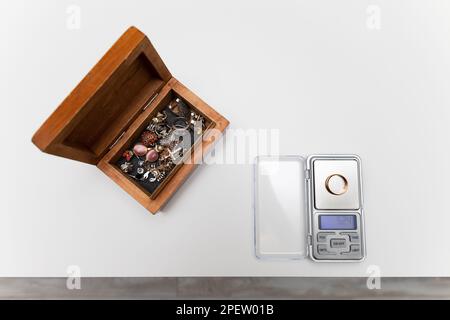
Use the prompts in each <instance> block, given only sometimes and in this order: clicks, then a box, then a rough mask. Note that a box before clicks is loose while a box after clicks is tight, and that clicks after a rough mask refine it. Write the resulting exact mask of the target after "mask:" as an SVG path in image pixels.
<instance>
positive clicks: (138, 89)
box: [32, 27, 229, 213]
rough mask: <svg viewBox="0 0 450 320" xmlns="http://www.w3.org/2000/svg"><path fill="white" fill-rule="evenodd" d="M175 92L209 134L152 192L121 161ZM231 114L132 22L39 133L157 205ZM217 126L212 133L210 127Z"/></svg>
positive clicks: (45, 144) (36, 139)
mask: <svg viewBox="0 0 450 320" xmlns="http://www.w3.org/2000/svg"><path fill="white" fill-rule="evenodd" d="M175 97H178V98H180V99H182V100H183V102H184V103H185V104H186V105H188V106H189V108H190V109H191V110H194V111H195V112H196V113H197V114H200V115H201V116H202V117H203V118H204V121H205V124H206V127H207V128H206V129H214V130H208V133H210V134H207V133H206V132H205V131H202V136H201V138H200V139H198V141H195V143H194V144H193V145H192V147H191V149H190V150H189V153H190V155H191V156H192V160H191V161H190V162H183V163H180V164H179V165H177V166H176V167H175V168H174V169H173V170H172V171H171V173H170V175H169V176H167V177H166V178H165V180H164V183H162V184H161V185H160V186H159V187H158V188H157V190H155V192H152V193H150V192H148V191H147V190H146V189H145V188H143V187H142V186H141V185H140V184H139V183H137V182H136V181H135V180H134V179H132V178H130V177H129V176H127V175H126V174H125V173H124V172H122V170H121V169H120V167H119V166H118V165H117V161H118V159H120V158H121V157H122V155H123V153H124V151H125V150H128V149H130V148H132V147H133V145H132V144H133V142H134V141H135V140H136V138H138V137H139V135H140V134H141V132H142V131H143V130H145V128H146V127H147V125H148V124H149V122H150V121H151V119H153V117H155V115H156V114H157V113H158V112H160V111H161V110H162V108H163V107H164V106H165V105H167V103H168V102H169V101H170V100H171V99H172V98H175ZM228 124H229V122H228V121H227V120H226V119H225V118H224V117H223V116H221V115H220V114H219V113H217V112H216V111H215V110H214V109H213V108H211V107H210V106H209V105H207V104H206V103H205V102H203V101H202V100H201V99H200V98H199V97H197V96H196V95H195V94H194V93H193V92H192V91H190V90H189V89H188V88H186V87H185V86H184V85H182V84H181V83H180V82H179V81H178V80H177V79H175V78H174V77H172V75H171V73H170V72H169V70H168V69H167V67H166V66H165V64H164V62H163V61H162V59H161V58H160V56H159V55H158V53H157V52H156V50H155V48H154V47H153V45H152V44H151V43H150V41H149V39H148V38H147V37H146V36H145V35H144V34H143V33H142V32H141V31H139V30H138V29H137V28H135V27H130V28H129V29H128V30H127V31H126V32H125V33H124V34H123V35H122V36H121V37H120V38H119V40H117V42H116V43H115V44H114V45H113V46H112V47H111V48H110V49H109V50H108V52H107V53H106V54H105V55H104V56H103V57H102V59H101V60H100V61H99V62H98V63H97V64H96V65H95V66H94V67H93V68H92V70H91V71H90V72H89V73H88V74H87V75H86V76H85V77H84V79H83V80H82V81H81V82H80V83H79V84H78V86H77V87H76V88H75V89H74V90H73V91H72V92H71V93H70V94H69V96H68V97H67V98H66V99H65V100H64V101H63V102H62V103H61V105H60V106H59V107H58V108H57V109H56V110H55V111H54V112H53V113H52V114H51V115H50V117H49V118H48V119H47V120H46V121H45V122H44V124H43V125H42V126H41V127H40V128H39V129H38V131H37V132H36V133H35V134H34V136H33V138H32V141H33V143H34V144H35V145H36V146H37V147H38V148H39V149H40V150H42V151H44V152H47V153H50V154H54V155H57V156H61V157H65V158H69V159H73V160H77V161H82V162H85V163H89V164H93V165H96V166H97V167H98V168H99V169H100V170H102V171H103V172H104V173H105V174H106V175H107V176H109V177H110V178H111V179H112V180H114V181H115V182H116V183H117V184H118V185H119V186H120V187H122V189H124V190H125V191H126V192H128V193H129V194H130V195H131V196H132V197H133V198H134V199H136V200H137V201H138V202H139V203H140V204H141V205H143V206H144V207H145V208H146V209H147V210H149V211H150V212H152V213H156V212H157V211H158V210H159V209H160V208H161V207H162V206H163V205H164V204H165V203H166V202H167V201H168V200H169V198H170V197H171V196H172V195H173V194H174V192H175V191H176V190H177V189H178V188H179V187H180V186H181V184H182V183H183V182H184V181H185V179H186V178H187V177H188V176H189V174H190V173H191V172H192V171H193V170H194V168H195V166H196V165H197V163H198V162H199V160H201V159H202V158H203V156H204V155H205V154H206V153H207V152H208V151H209V149H210V148H211V147H212V145H213V143H214V141H216V140H217V139H218V138H220V134H221V133H222V132H223V131H224V130H225V128H226V127H227V126H228ZM211 132H213V133H211Z"/></svg>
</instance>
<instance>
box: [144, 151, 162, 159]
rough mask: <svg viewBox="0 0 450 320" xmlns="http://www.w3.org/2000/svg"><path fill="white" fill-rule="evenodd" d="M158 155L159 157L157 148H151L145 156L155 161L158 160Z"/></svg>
mask: <svg viewBox="0 0 450 320" xmlns="http://www.w3.org/2000/svg"><path fill="white" fill-rule="evenodd" d="M158 157H159V154H158V152H156V151H155V150H153V149H151V150H149V152H148V153H147V155H146V156H145V160H147V161H149V162H155V161H156V160H158Z"/></svg>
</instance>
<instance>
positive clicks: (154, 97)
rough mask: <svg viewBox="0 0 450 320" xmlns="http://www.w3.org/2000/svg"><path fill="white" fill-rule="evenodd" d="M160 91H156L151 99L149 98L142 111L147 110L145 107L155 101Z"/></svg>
mask: <svg viewBox="0 0 450 320" xmlns="http://www.w3.org/2000/svg"><path fill="white" fill-rule="evenodd" d="M158 94H159V92H156V93H155V94H154V95H153V96H152V97H151V98H150V100H148V102H147V103H146V104H145V106H144V108H142V112H144V111H145V109H147V108H148V106H149V105H151V104H152V102H153V101H155V99H156V97H157V96H158Z"/></svg>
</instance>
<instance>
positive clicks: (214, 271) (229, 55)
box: [0, 0, 450, 276]
mask: <svg viewBox="0 0 450 320" xmlns="http://www.w3.org/2000/svg"><path fill="white" fill-rule="evenodd" d="M70 5H75V6H76V7H75V8H77V7H78V8H80V10H81V11H80V14H81V15H80V28H79V29H75V30H73V29H71V28H68V26H69V27H73V26H76V23H77V21H76V19H75V20H69V24H67V23H68V19H69V16H70V15H71V14H73V11H70V9H69V13H67V9H68V7H70ZM373 6H374V7H373ZM368 8H369V11H367V10H368ZM373 9H374V10H375V11H370V10H373ZM377 10H380V11H379V13H380V16H379V17H380V20H379V22H380V24H379V25H377V18H376V16H375V20H373V18H374V16H373V14H374V12H375V14H376V11H377ZM70 12H72V13H70ZM368 21H369V24H367V23H368ZM74 23H75V25H74ZM374 23H375V24H374ZM130 25H136V26H137V27H139V28H140V29H141V30H142V31H143V32H145V33H146V34H147V35H148V36H149V37H150V39H151V41H152V42H153V44H154V45H155V47H156V48H157V50H158V51H159V53H160V55H161V56H162V58H163V60H164V61H165V62H166V64H167V66H168V67H169V69H170V70H171V72H172V73H173V75H174V76H175V77H177V78H178V79H179V80H180V81H182V82H183V83H184V84H185V85H187V86H188V87H190V88H191V89H192V90H193V91H194V92H196V93H197V94H198V95H199V96H200V97H202V98H203V99H204V100H205V101H207V102H208V103H209V104H210V105H212V106H213V107H215V108H216V109H217V110H218V111H219V112H221V113H222V114H223V115H225V116H226V117H227V118H228V119H229V120H230V121H231V123H232V125H231V128H244V129H247V128H256V129H258V128H279V129H280V138H281V145H280V152H281V153H283V154H301V155H307V154H310V153H356V154H359V155H360V156H361V157H362V159H363V165H364V168H363V174H364V182H365V204H366V226H367V250H368V256H367V259H366V261H365V262H363V263H360V264H336V263H333V264H317V263H313V262H310V261H300V262H286V263H283V262H270V263H269V262H260V261H257V260H256V259H255V258H254V257H253V249H252V243H253V242H252V210H251V195H252V193H251V191H252V190H251V166H250V165H213V166H202V167H201V168H199V169H198V170H197V171H196V173H195V174H194V175H193V176H192V177H191V178H190V179H189V180H188V182H187V183H186V184H185V185H184V186H183V187H182V188H181V189H180V190H179V191H178V192H177V194H176V195H175V196H174V198H173V199H172V201H171V202H170V204H169V205H168V206H167V207H166V209H165V210H164V212H162V213H161V214H158V215H156V216H151V215H149V214H148V213H147V211H146V210H144V209H143V208H142V207H141V206H140V205H139V204H138V203H137V202H135V201H134V200H133V199H132V198H131V197H129V196H128V195H127V194H126V193H125V192H124V191H122V190H121V189H120V188H119V187H118V186H117V185H115V184H114V183H113V182H112V181H111V180H109V178H107V177H106V176H105V175H103V173H101V172H100V171H99V170H98V169H96V168H95V167H93V166H89V165H85V164H82V163H77V162H74V161H69V160H66V159H63V158H57V157H53V156H50V155H46V154H43V153H41V152H39V150H38V149H37V148H36V147H34V146H33V145H32V144H31V136H32V134H33V133H34V131H35V130H36V129H37V128H38V127H39V126H40V124H41V123H42V122H43V121H44V120H45V119H46V118H47V116H48V115H49V114H50V113H51V112H52V111H53V110H54V109H55V108H56V106H57V105H58V104H59V103H60V102H61V101H62V100H63V98H64V97H65V96H66V95H67V94H68V93H69V92H70V90H71V89H72V88H73V87H74V86H75V85H76V84H77V83H78V82H79V81H80V80H81V79H82V77H83V76H84V75H85V74H86V73H87V72H88V71H89V69H90V68H91V67H92V66H93V65H94V64H95V63H96V62H97V61H98V59H99V58H100V57H101V56H102V55H103V53H104V52H105V51H106V50H107V49H108V48H109V47H110V45H111V44H112V43H113V42H114V41H115V40H116V39H117V38H118V37H119V36H120V35H121V33H122V32H123V31H125V29H126V28H127V27H128V26H130ZM377 26H379V27H380V28H379V29H376V28H375V29H373V27H377ZM0 35H1V42H0V46H1V47H0V54H1V56H0V58H1V59H0V70H1V72H0V81H1V82H0V85H1V95H0V99H1V100H0V139H1V140H0V141H1V146H2V149H3V150H2V151H3V156H2V160H1V164H2V165H1V167H0V168H1V169H0V170H1V173H0V176H1V184H0V201H1V202H0V276H64V275H66V270H67V267H68V266H69V265H78V266H79V267H80V268H81V274H82V275H83V276H188V275H194V276H196V275H198V276H244V275H245V276H247V275H261V276H262V275H298V276H355V275H359V276H364V275H365V274H366V270H367V268H368V266H370V265H377V266H379V268H380V270H381V275H384V276H450V250H449V248H448V246H449V244H450V233H449V230H450V229H449V228H450V209H449V206H448V198H449V191H450V187H449V181H450V169H449V163H450V151H449V137H450V126H449V120H450V108H449V103H450V91H449V88H450V2H448V1H444V0H442V1H425V0H423V1H410V0H408V1H406V0H405V1H379V0H373V1H364V0H363V1H361V0H358V1H357V0H355V1H345V0H344V1H333V0H326V1H325V0H321V1H284V2H281V1H256V0H255V1H222V2H219V1H206V0H205V1H132V0H128V1H122V2H120V1H82V0H73V1H56V0H55V1H2V2H1V4H0ZM292 133H294V134H292Z"/></svg>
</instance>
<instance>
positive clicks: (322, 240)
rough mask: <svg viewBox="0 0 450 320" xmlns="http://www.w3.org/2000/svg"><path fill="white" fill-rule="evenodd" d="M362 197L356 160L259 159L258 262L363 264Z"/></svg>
mask: <svg viewBox="0 0 450 320" xmlns="http://www.w3.org/2000/svg"><path fill="white" fill-rule="evenodd" d="M362 195H363V193H362V177H361V160H360V158H359V157H358V156H356V155H311V156H309V157H308V158H307V159H305V158H303V157H301V156H258V157H256V159H255V165H254V227H255V228H254V230H255V234H254V235H255V237H254V241H255V254H256V257H257V258H260V259H303V258H305V257H307V256H309V257H310V258H311V259H312V260H314V261H320V262H326V261H328V262H337V261H344V262H352V261H361V260H362V259H364V257H365V252H366V250H365V239H364V216H363V197H362Z"/></svg>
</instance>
